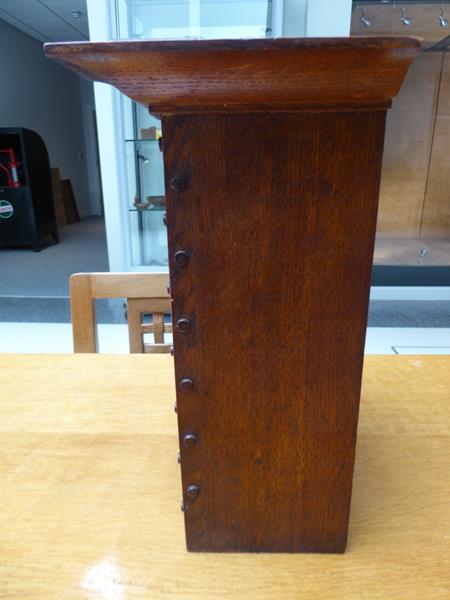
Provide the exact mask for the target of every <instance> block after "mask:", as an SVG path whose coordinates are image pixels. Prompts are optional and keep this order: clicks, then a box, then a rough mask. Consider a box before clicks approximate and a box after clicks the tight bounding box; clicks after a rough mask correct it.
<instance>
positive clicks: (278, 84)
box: [45, 37, 420, 115]
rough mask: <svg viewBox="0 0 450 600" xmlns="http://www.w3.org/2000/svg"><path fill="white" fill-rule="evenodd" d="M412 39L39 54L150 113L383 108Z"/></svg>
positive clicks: (161, 45) (105, 47)
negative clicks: (115, 90) (113, 89)
mask: <svg viewBox="0 0 450 600" xmlns="http://www.w3.org/2000/svg"><path fill="white" fill-rule="evenodd" d="M419 48H420V41H419V39H418V38H417V39H416V38H402V37H399V38H395V39H393V38H372V39H367V38H351V39H349V38H317V39H314V38H309V39H308V38H300V39H295V38H286V39H281V38H280V39H271V40H268V39H254V40H190V41H140V42H136V41H115V42H96V43H92V42H79V43H72V42H70V43H57V44H46V45H45V53H46V55H47V56H48V57H50V58H54V59H56V60H58V61H59V62H60V63H62V64H63V65H64V66H66V67H68V68H70V69H72V70H74V71H76V72H77V73H79V74H80V75H82V76H84V77H88V78H91V79H95V80H98V81H104V82H106V83H110V84H112V85H114V86H115V87H117V88H118V89H119V90H120V91H121V92H123V93H124V94H126V95H127V96H129V97H130V98H132V99H133V100H135V101H136V102H140V103H141V104H144V105H146V106H150V108H151V111H152V112H153V113H155V114H161V115H164V114H173V113H187V112H205V110H216V111H217V110H218V111H224V112H230V111H239V112H242V111H244V112H245V111H247V110H249V109H251V111H253V112H254V111H255V110H264V111H281V110H304V109H307V108H309V109H311V108H313V109H315V110H317V109H319V108H321V109H326V108H332V109H336V108H343V109H345V110H348V109H349V107H352V106H353V107H359V108H362V107H363V106H366V107H372V108H373V107H384V108H386V107H388V106H389V105H390V103H391V100H392V98H393V97H394V96H395V95H396V94H397V92H398V90H399V87H400V84H401V81H402V79H403V77H404V76H405V74H406V71H407V69H408V67H409V65H410V63H411V60H412V59H413V58H414V56H415V55H416V54H417V52H418V50H419Z"/></svg>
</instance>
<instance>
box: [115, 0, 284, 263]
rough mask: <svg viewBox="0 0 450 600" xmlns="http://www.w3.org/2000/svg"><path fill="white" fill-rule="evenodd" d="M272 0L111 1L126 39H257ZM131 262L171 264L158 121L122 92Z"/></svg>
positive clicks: (267, 31) (269, 20)
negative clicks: (168, 259) (169, 261)
mask: <svg viewBox="0 0 450 600" xmlns="http://www.w3.org/2000/svg"><path fill="white" fill-rule="evenodd" d="M275 4H276V3H275V2H272V1H271V0H178V1H176V2H174V1H173V0H111V12H112V14H113V15H114V16H115V24H114V29H115V30H116V35H115V37H117V38H122V39H183V38H204V39H212V38H216V39H217V38H229V39H230V38H247V37H249V38H255V37H271V36H272V35H273V29H274V28H273V21H274V17H275V15H274V12H273V10H272V7H273V5H274V6H275ZM120 111H121V121H122V132H123V144H124V157H125V162H126V167H125V179H126V182H125V187H126V195H127V207H128V227H129V236H128V239H129V243H130V247H131V248H130V250H131V267H132V268H133V269H134V270H141V269H145V270H146V269H155V270H157V269H159V268H166V267H167V262H168V261H167V236H166V229H165V225H164V221H165V199H164V175H163V155H162V151H161V148H162V143H161V124H160V121H159V120H158V119H156V118H154V117H152V116H150V114H149V113H148V111H147V110H146V109H145V108H143V107H142V106H139V105H137V104H136V103H134V102H132V101H131V100H129V99H128V98H126V97H125V96H121V97H120Z"/></svg>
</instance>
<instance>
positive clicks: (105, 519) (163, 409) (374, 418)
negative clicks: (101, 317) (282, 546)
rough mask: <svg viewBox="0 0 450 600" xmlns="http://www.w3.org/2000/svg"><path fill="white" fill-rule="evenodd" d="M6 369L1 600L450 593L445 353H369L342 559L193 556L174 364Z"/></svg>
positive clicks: (401, 597)
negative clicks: (184, 509) (184, 503)
mask: <svg viewBox="0 0 450 600" xmlns="http://www.w3.org/2000/svg"><path fill="white" fill-rule="evenodd" d="M1 362H2V367H3V369H2V377H1V383H0V436H1V438H0V441H1V446H0V447H1V463H0V500H1V511H0V532H1V533H0V598H2V599H7V600H12V599H20V600H32V599H36V598H39V599H45V600H53V599H55V600H56V599H57V600H73V599H99V600H131V599H133V600H134V599H139V600H141V599H142V600H144V599H145V600H147V599H148V600H159V599H170V600H216V599H217V600H219V599H220V600H222V599H224V598H230V599H231V598H232V599H242V600H250V599H251V600H269V599H270V600H288V599H289V600H294V599H295V600H303V599H305V600H316V599H317V600H338V599H339V600H344V599H345V600H372V599H380V600H381V599H382V600H415V599H417V600H426V599H430V600H431V599H432V600H440V599H442V600H444V599H445V600H448V599H449V598H450V560H449V557H450V357H439V356H428V357H400V356H395V357H394V356H389V357H375V356H370V357H367V358H366V362H365V369H364V384H363V395H362V403H361V416H360V426H359V436H358V445H357V459H356V473H355V480H354V491H353V501H352V511H351V519H350V535H349V546H348V550H347V552H346V553H345V554H343V555H308V554H297V555H285V554H284V555H280V554H278V555H274V554H271V555H270V554H268V555H262V554H260V555H257V554H253V555H251V554H239V555H238V554H228V555H223V554H190V553H188V552H186V550H185V545H184V529H183V519H182V513H181V512H180V496H181V491H180V481H179V466H178V464H177V458H176V457H177V450H178V443H177V434H176V418H175V415H174V413H173V403H174V398H175V392H174V385H173V375H172V368H173V365H172V359H171V358H170V357H169V356H145V355H132V356H131V355H128V356H105V355H82V354H80V355H2V356H1Z"/></svg>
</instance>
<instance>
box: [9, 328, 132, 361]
mask: <svg viewBox="0 0 450 600" xmlns="http://www.w3.org/2000/svg"><path fill="white" fill-rule="evenodd" d="M98 341H99V350H100V352H102V353H106V354H127V353H128V351H129V347H128V327H127V326H126V325H99V326H98ZM0 352H11V353H19V354H20V353H40V352H42V353H50V354H53V353H66V352H69V353H71V352H73V345H72V326H71V325H70V323H0Z"/></svg>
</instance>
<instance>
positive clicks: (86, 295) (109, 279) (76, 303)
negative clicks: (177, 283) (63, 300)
mask: <svg viewBox="0 0 450 600" xmlns="http://www.w3.org/2000/svg"><path fill="white" fill-rule="evenodd" d="M168 279H169V275H168V273H75V274H74V275H72V276H71V277H70V305H71V313H72V330H73V345H74V351H75V352H97V331H96V330H97V328H96V322H95V299H96V298H126V299H127V305H128V330H129V335H130V352H132V353H142V352H147V353H157V354H161V353H164V352H169V351H170V346H171V344H166V343H164V333H171V332H172V325H171V324H168V323H164V315H165V314H167V313H170V312H171V307H170V298H169V295H168V291H167V282H168ZM144 314H152V315H153V320H152V322H151V323H143V315H144ZM146 333H153V335H154V341H155V343H153V344H148V343H144V334H146Z"/></svg>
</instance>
